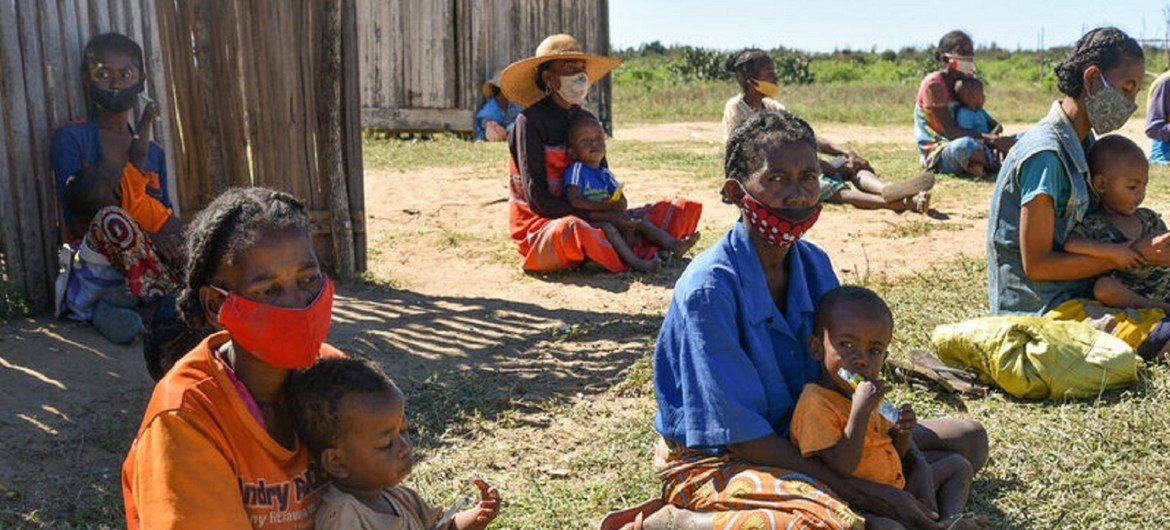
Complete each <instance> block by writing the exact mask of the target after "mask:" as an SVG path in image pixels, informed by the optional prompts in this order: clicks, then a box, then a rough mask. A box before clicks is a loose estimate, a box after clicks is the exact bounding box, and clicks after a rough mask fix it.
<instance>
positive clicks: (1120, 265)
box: [1109, 245, 1146, 270]
mask: <svg viewBox="0 0 1170 530" xmlns="http://www.w3.org/2000/svg"><path fill="white" fill-rule="evenodd" d="M1109 261H1110V262H1112V263H1113V267H1114V268H1116V269H1120V270H1127V269H1136V268H1138V267H1141V266H1142V265H1145V264H1146V258H1145V257H1144V256H1142V254H1141V253H1140V252H1138V251H1137V250H1134V249H1133V248H1131V247H1130V246H1127V245H1110V250H1109Z"/></svg>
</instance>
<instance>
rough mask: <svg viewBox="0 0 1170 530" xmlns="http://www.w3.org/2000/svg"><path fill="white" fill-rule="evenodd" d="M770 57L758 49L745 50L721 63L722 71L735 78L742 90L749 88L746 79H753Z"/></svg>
mask: <svg viewBox="0 0 1170 530" xmlns="http://www.w3.org/2000/svg"><path fill="white" fill-rule="evenodd" d="M771 60H772V57H770V56H769V55H768V52H765V51H764V50H761V49H759V48H746V49H743V50H740V51H738V52H735V53H733V54H731V55H729V56H728V57H727V59H725V60H724V61H723V69H724V70H726V71H727V72H728V73H730V74H731V75H734V76H735V80H736V81H737V82H739V87H740V89H742V90H745V91H746V90H747V89H748V88H750V87H749V86H748V79H751V78H753V77H755V75H756V71H758V70H759V69H760V68H761V67H763V66H764V65H765V64H766V63H767V62H768V61H771Z"/></svg>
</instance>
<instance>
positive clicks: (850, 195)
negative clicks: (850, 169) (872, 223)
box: [828, 189, 914, 212]
mask: <svg viewBox="0 0 1170 530" xmlns="http://www.w3.org/2000/svg"><path fill="white" fill-rule="evenodd" d="M828 202H835V203H842V204H848V205H850V206H853V207H854V208H857V209H859V210H893V211H895V212H904V211H906V210H912V209H914V202H913V201H908V200H906V199H898V200H896V201H889V202H886V200H885V199H883V198H882V196H881V195H878V194H876V193H869V192H865V191H861V190H851V189H844V190H841V191H838V192H837V193H834V194H833V196H832V197H829V200H828Z"/></svg>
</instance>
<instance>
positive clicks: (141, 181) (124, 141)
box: [51, 33, 183, 376]
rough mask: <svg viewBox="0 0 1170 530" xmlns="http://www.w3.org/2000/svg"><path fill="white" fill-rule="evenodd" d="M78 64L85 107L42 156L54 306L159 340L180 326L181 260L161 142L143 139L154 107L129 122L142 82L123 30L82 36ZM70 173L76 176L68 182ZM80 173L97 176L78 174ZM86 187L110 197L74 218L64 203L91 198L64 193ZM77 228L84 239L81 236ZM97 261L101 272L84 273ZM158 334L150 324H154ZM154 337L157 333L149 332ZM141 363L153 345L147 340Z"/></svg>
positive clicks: (136, 49)
mask: <svg viewBox="0 0 1170 530" xmlns="http://www.w3.org/2000/svg"><path fill="white" fill-rule="evenodd" d="M82 68H83V71H84V73H85V75H84V78H83V83H84V88H85V91H86V96H87V98H88V101H89V103H90V106H91V109H92V112H91V113H90V114H89V115H88V116H85V117H83V118H80V119H78V120H75V121H73V122H71V123H68V124H66V125H63V126H61V127H59V128H58V129H57V130H56V131H55V132H54V134H53V141H52V146H51V156H52V165H53V172H54V174H55V176H56V180H57V190H58V199H59V204H60V205H61V217H62V219H63V220H64V231H65V236H66V240H67V241H68V242H69V246H68V251H65V252H62V256H61V266H62V268H63V270H64V272H63V273H62V275H61V277H59V278H58V281H57V284H58V285H57V298H58V300H57V312H58V314H59V315H61V316H66V317H68V318H72V319H75V320H82V321H91V322H93V324H94V326H95V327H96V328H97V330H98V331H99V332H101V333H102V335H104V336H106V337H107V338H109V339H110V340H111V341H113V342H117V343H126V342H130V341H132V340H133V339H134V338H135V337H137V336H138V335H139V333H140V331H141V330H142V329H143V326H144V324H145V325H146V329H147V330H148V331H149V332H151V338H152V340H151V341H148V342H149V343H150V344H151V345H160V344H161V343H160V342H159V340H161V341H162V342H166V341H167V340H168V339H167V338H166V337H167V336H170V335H171V334H172V332H177V331H178V330H181V329H182V326H174V325H172V324H175V323H177V313H176V311H175V309H174V293H175V292H176V291H177V289H178V271H179V270H180V269H181V268H182V265H181V262H182V234H183V223H182V221H181V220H180V219H179V218H178V216H176V215H174V212H173V211H172V209H171V206H170V200H169V198H168V194H167V189H166V161H165V157H164V155H163V151H162V148H161V147H159V145H158V144H157V143H154V142H151V141H150V137H151V126H152V123H153V122H154V120H155V119H156V118H157V117H158V116H159V107H158V105H157V104H155V103H153V102H150V103H148V104H147V105H146V106H145V108H144V109H143V112H142V114H141V115H140V116H139V117H138V119H137V120H136V121H135V124H134V125H133V126H131V125H130V118H131V113H132V112H133V110H132V109H133V107H134V104H135V102H137V101H138V100H139V97H140V95H141V94H142V91H143V89H144V88H145V83H146V73H145V71H144V70H143V55H142V48H141V47H140V46H139V45H138V44H137V43H135V42H134V41H133V40H131V39H130V38H129V37H126V36H125V35H120V34H117V33H106V34H102V35H98V36H96V37H94V38H93V39H91V40H90V41H89V43H88V44H86V47H85V51H84V57H83V63H82ZM70 179H74V180H75V182H73V183H72V185H70ZM79 179H102V180H103V183H102V184H101V185H97V184H96V183H82V182H77V181H76V180H79ZM70 189H71V190H72V191H73V192H74V193H75V194H82V195H85V194H90V193H97V192H101V191H110V190H111V189H113V190H117V191H116V194H117V195H118V201H119V203H118V204H116V205H113V206H114V207H111V208H106V209H102V210H101V211H100V212H97V210H93V211H91V212H90V213H91V214H93V218H92V219H91V220H90V221H89V222H86V223H74V222H73V221H74V219H73V212H72V211H71V209H70V208H68V207H67V205H68V204H69V203H71V202H72V203H73V204H82V203H86V202H89V203H92V202H93V201H94V200H95V199H97V197H85V196H75V197H66V191H67V190H70ZM83 236H84V242H83ZM95 266H100V267H102V268H103V269H104V270H103V272H102V273H101V274H98V275H97V276H101V277H102V278H103V280H102V281H99V282H95V281H94V280H95V278H97V276H95V275H93V274H89V273H90V272H93V271H94V267H95ZM119 276H120V277H121V278H122V279H123V280H124V281H122V282H121V284H122V285H121V287H122V289H120V290H121V291H124V293H122V294H124V296H106V295H107V294H110V293H112V292H113V290H111V289H109V287H110V285H108V284H109V280H110V279H111V278H115V279H116V278H117V277H119ZM164 329H165V330H168V331H167V332H166V333H161V334H160V333H157V332H158V331H160V330H164ZM156 339H157V340H156ZM147 350H148V351H147V352H146V354H147V359H148V365H151V367H152V368H151V371H152V374H153V375H156V376H157V375H160V374H157V373H155V372H156V367H154V364H155V363H153V362H151V359H152V358H156V357H158V356H159V355H160V354H161V353H160V352H158V351H151V348H147Z"/></svg>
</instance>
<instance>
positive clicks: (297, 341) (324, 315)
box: [211, 277, 333, 370]
mask: <svg viewBox="0 0 1170 530" xmlns="http://www.w3.org/2000/svg"><path fill="white" fill-rule="evenodd" d="M211 288H212V289H215V290H216V291H219V292H221V293H224V294H225V295H227V298H226V299H224V301H223V305H221V306H220V307H219V316H218V320H219V325H221V326H223V327H224V329H226V330H227V331H228V333H230V334H231V336H232V342H234V343H236V344H239V345H240V347H241V348H243V349H244V350H246V351H247V352H248V353H250V354H252V355H253V356H254V357H256V358H257V359H260V360H261V361H264V362H266V363H268V364H270V365H272V366H275V367H277V368H285V369H289V370H297V369H302V368H308V367H309V366H311V365H312V364H313V362H315V361H316V360H317V357H318V356H319V355H320V351H321V344H323V343H324V342H325V335H327V334H328V333H329V325H330V323H331V319H332V312H333V282H332V281H330V280H329V278H328V277H326V278H325V285H324V286H322V287H321V294H318V295H317V299H316V300H314V301H313V302H312V303H310V304H309V305H308V306H306V307H304V308H301V309H289V308H287V307H276V306H272V305H267V304H262V303H260V302H256V301H254V300H249V299H247V298H244V297H243V296H240V295H239V294H237V293H234V292H228V291H225V290H223V289H220V288H219V287H215V286H212V287H211Z"/></svg>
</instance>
